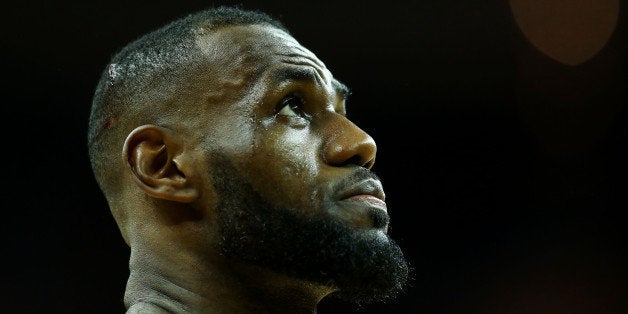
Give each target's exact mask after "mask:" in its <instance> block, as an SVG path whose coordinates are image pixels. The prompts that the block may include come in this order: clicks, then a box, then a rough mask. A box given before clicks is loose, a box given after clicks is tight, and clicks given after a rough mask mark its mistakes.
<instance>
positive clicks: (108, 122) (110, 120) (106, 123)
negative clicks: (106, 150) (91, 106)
mask: <svg viewBox="0 0 628 314" xmlns="http://www.w3.org/2000/svg"><path fill="white" fill-rule="evenodd" d="M115 122H116V118H115V117H114V118H111V119H109V120H107V122H105V125H104V126H103V129H105V130H108V129H109V128H110V127H111V125H113V124H114V123H115Z"/></svg>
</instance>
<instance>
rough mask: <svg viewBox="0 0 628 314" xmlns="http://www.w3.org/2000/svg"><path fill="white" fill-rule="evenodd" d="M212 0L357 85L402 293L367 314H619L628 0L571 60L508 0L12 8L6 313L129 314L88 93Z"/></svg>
mask: <svg viewBox="0 0 628 314" xmlns="http://www.w3.org/2000/svg"><path fill="white" fill-rule="evenodd" d="M218 4H242V5H243V7H244V8H247V9H260V10H262V11H266V12H267V13H270V14H271V15H273V16H275V17H277V18H279V19H281V20H282V21H283V22H284V23H285V24H286V25H287V26H288V28H289V29H290V30H291V31H292V33H293V35H294V36H295V37H296V38H297V39H298V40H299V41H300V42H301V43H302V44H303V45H304V46H306V47H308V48H310V49H311V50H312V51H314V52H315V53H316V54H317V55H318V56H319V58H321V59H322V60H323V61H324V62H325V63H326V64H327V66H328V67H329V68H330V69H331V70H332V72H333V73H334V74H335V76H336V77H338V78H339V79H340V80H342V81H344V82H345V83H346V84H347V85H348V86H349V87H350V88H351V89H352V90H353V92H354V94H353V96H352V98H351V99H350V102H349V104H348V106H349V107H348V109H349V114H350V116H351V117H352V118H353V119H354V120H355V121H356V122H357V123H358V124H359V125H360V126H361V127H362V128H363V129H365V130H367V131H368V132H370V133H371V135H372V136H373V137H374V138H375V140H376V141H377V143H378V157H377V164H376V166H375V170H376V172H377V173H378V174H379V175H380V177H381V178H382V181H383V183H384V186H385V189H386V192H387V197H388V204H389V210H390V214H391V217H392V228H391V230H390V231H391V234H392V236H393V237H394V238H396V239H397V240H398V242H399V243H400V244H401V246H402V247H403V248H404V249H405V251H406V254H407V257H408V259H409V260H410V262H411V263H412V265H413V266H414V267H415V269H416V280H414V282H413V285H412V286H411V287H410V288H409V289H408V291H407V293H406V294H404V295H402V296H401V297H400V298H398V299H397V300H396V301H395V302H393V303H390V304H387V305H373V306H368V307H366V308H365V309H362V310H360V311H357V310H352V309H351V307H349V306H348V305H347V304H344V303H341V302H337V301H333V300H324V301H323V303H322V304H321V305H320V307H319V313H321V314H324V313H353V312H356V313H430V314H440V313H443V314H445V313H447V314H457V313H460V314H462V313H489V314H492V313H495V314H509V313H522V314H524V313H525V314H533V313H534V314H539V313H548V314H550V313H551V314H557V313H570V314H574V313H596V314H611V313H613V314H614V313H618V314H619V313H624V314H625V313H628V300H627V299H628V271H627V267H628V250H627V247H628V246H627V245H626V244H625V241H626V239H627V237H626V235H627V234H628V231H627V229H628V228H627V227H628V223H627V222H626V220H625V219H624V218H623V217H622V214H623V212H624V211H625V210H626V209H625V208H628V207H627V206H626V205H627V203H628V202H627V200H628V199H627V193H626V192H627V191H628V190H627V188H628V184H627V179H626V178H627V176H626V175H627V174H628V169H627V167H626V162H627V161H628V159H627V157H628V155H627V152H628V149H627V146H628V145H627V144H628V143H627V140H628V132H627V131H628V127H627V126H628V124H627V112H626V106H625V102H626V89H627V86H628V80H627V71H626V68H627V65H626V61H627V56H628V49H627V46H628V40H627V38H628V36H626V35H627V34H628V33H627V31H628V30H627V29H626V27H627V24H628V23H627V19H628V15H627V13H628V11H627V10H626V3H625V2H622V5H621V7H620V8H621V12H620V14H619V20H618V23H617V27H616V29H615V31H614V33H613V34H612V36H611V38H610V39H609V41H608V43H607V44H606V45H605V46H604V48H603V49H602V50H601V51H600V52H599V53H598V54H596V55H595V56H594V57H593V58H591V59H590V60H588V61H586V62H585V63H582V64H580V65H577V66H568V65H565V64H562V63H560V62H557V61H555V60H553V59H551V58H550V57H548V56H546V55H545V54H543V53H542V52H540V51H539V50H537V49H536V48H535V47H534V46H533V45H531V44H530V42H529V41H528V40H527V39H526V37H525V36H524V34H523V33H522V32H521V31H520V29H519V28H518V26H517V24H516V22H515V20H514V19H513V16H512V14H511V11H510V7H509V5H508V2H507V1H453V0H440V1H436V0H434V1H414V2H410V1H408V2H403V3H401V2H392V1H387V2H379V3H376V4H371V3H369V2H361V1H354V2H346V1H345V2H331V1H330V2H326V1H317V2H315V1H265V2H263V3H262V2H256V1H250V2H211V1H133V2H132V1H117V0H114V1H102V2H100V1H84V2H81V3H79V2H75V3H72V2H65V1H56V2H54V1H48V2H44V1H39V2H33V1H24V2H22V3H21V4H19V5H16V4H13V5H11V6H8V7H3V18H2V23H3V24H4V25H2V29H3V36H2V47H1V51H2V54H3V57H2V58H1V59H0V62H1V63H0V66H1V70H2V72H1V73H2V77H3V83H2V89H3V90H4V91H3V100H2V103H3V104H2V111H3V118H4V123H3V135H4V136H3V145H2V147H3V154H2V155H3V160H4V162H3V164H4V167H3V171H2V173H3V179H2V184H3V188H2V190H1V191H2V192H1V193H2V210H1V212H2V213H4V214H5V215H4V218H5V219H4V223H3V224H2V225H3V226H2V230H3V233H4V232H6V236H4V237H3V240H4V245H3V247H4V249H3V253H2V255H1V256H2V257H1V259H2V260H3V262H4V263H3V265H5V266H4V268H3V276H2V279H3V280H2V283H3V286H4V289H3V290H4V292H3V293H2V303H1V304H2V305H1V307H2V309H1V310H0V311H2V312H6V313H18V312H19V313H25V312H26V313H29V312H30V313H122V312H123V311H124V308H123V304H122V296H123V293H124V287H125V283H126V278H127V274H128V269H127V260H128V253H129V251H128V249H127V247H126V245H125V244H124V242H123V241H122V238H121V237H120V236H119V233H118V231H117V227H116V225H115V223H114V221H113V219H112V217H111V216H110V214H109V211H108V208H107V206H106V203H105V201H104V198H103V196H102V195H101V194H100V191H99V190H98V187H97V185H96V182H95V180H94V179H93V176H92V173H91V170H90V168H89V162H88V158H87V150H86V144H85V142H86V126H87V118H88V112H89V106H90V101H91V97H92V93H93V90H94V87H95V85H96V82H97V80H98V78H99V74H100V71H101V70H102V69H103V68H104V67H105V65H106V64H107V62H108V60H109V58H110V56H111V55H112V54H113V53H115V52H116V51H117V50H118V49H120V48H121V47H122V46H124V45H125V44H126V43H128V42H129V41H131V40H133V39H135V38H136V37H138V36H140V35H142V34H144V33H146V32H148V31H151V30H153V29H155V28H157V27H159V26H162V25H164V24H165V23H167V22H168V21H170V20H172V19H174V18H178V17H182V16H184V15H186V14H188V13H191V12H193V11H196V10H200V9H203V8H206V7H209V6H212V5H218Z"/></svg>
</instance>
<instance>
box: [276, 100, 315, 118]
mask: <svg viewBox="0 0 628 314" xmlns="http://www.w3.org/2000/svg"><path fill="white" fill-rule="evenodd" d="M294 101H298V104H297V105H295V104H293V102H294ZM304 105H305V101H304V100H303V97H301V96H300V95H298V94H290V95H288V96H286V97H284V98H283V99H282V100H281V101H280V102H279V104H278V105H277V113H278V114H280V113H281V111H283V108H285V107H286V106H288V108H290V110H292V111H293V112H294V113H295V114H296V115H297V116H299V117H301V118H306V119H307V118H309V115H307V114H306V113H305V111H304V110H303V106H304ZM286 116H292V115H287V114H286Z"/></svg>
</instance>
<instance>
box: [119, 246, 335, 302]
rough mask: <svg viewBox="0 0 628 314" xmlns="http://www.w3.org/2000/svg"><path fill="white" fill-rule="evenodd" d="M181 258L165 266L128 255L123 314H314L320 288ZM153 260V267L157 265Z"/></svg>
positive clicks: (219, 261)
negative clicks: (125, 310)
mask: <svg viewBox="0 0 628 314" xmlns="http://www.w3.org/2000/svg"><path fill="white" fill-rule="evenodd" d="M213 256H218V258H213V259H210V260H208V259H201V258H197V257H194V256H186V257H185V259H184V261H185V262H183V261H181V260H179V261H171V262H166V261H167V259H164V258H161V259H160V258H158V257H157V256H155V255H154V254H138V253H137V252H136V253H135V254H134V253H133V252H132V254H131V262H130V276H129V280H128V282H127V287H126V292H125V297H124V301H125V305H126V307H127V309H128V311H127V313H129V314H130V313H145V312H146V311H147V310H149V311H150V312H151V313H153V312H154V313H161V312H163V313H184V312H199V313H200V312H204V313H243V314H244V313H295V314H297V313H309V314H311V313H316V306H317V304H318V302H320V300H321V299H322V298H323V297H325V296H326V295H328V294H329V293H331V292H333V289H332V288H330V287H326V286H321V285H316V284H313V283H310V282H305V281H301V280H295V279H293V278H288V277H286V276H283V275H278V274H276V273H273V272H270V271H268V270H265V269H261V268H259V267H256V266H250V265H242V264H241V263H238V262H234V261H229V260H226V259H224V258H223V257H222V256H221V255H219V254H213ZM157 261H159V262H157Z"/></svg>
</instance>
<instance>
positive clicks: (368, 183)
mask: <svg viewBox="0 0 628 314" xmlns="http://www.w3.org/2000/svg"><path fill="white" fill-rule="evenodd" d="M339 198H340V199H341V200H343V201H348V202H357V203H364V204H366V205H370V206H372V207H377V208H380V209H382V210H384V211H385V210H386V202H385V198H386V196H385V194H384V189H383V188H382V184H381V183H380V181H379V180H375V179H370V178H369V179H366V180H363V181H360V182H358V183H356V184H354V185H352V186H350V187H349V188H348V189H346V190H344V191H342V192H341V193H340V197H339Z"/></svg>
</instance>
